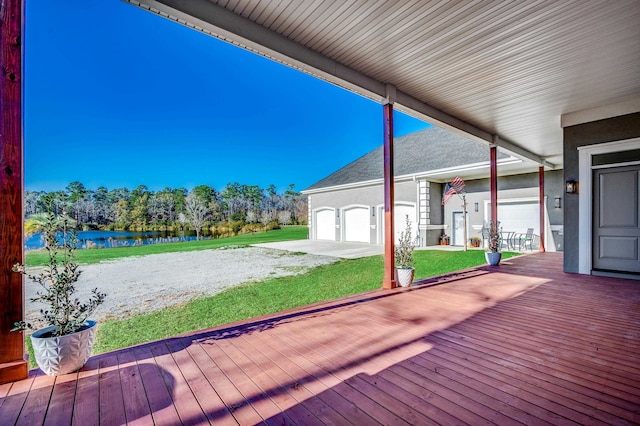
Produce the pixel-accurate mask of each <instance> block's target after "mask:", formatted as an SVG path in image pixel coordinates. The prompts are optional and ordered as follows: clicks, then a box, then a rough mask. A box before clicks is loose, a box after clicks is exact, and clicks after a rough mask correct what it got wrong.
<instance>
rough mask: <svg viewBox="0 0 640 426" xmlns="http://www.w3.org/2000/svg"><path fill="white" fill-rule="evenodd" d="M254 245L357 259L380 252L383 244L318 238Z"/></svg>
mask: <svg viewBox="0 0 640 426" xmlns="http://www.w3.org/2000/svg"><path fill="white" fill-rule="evenodd" d="M253 246H255V247H265V248H271V249H276V250H286V251H299V252H303V253H309V254H318V255H321V256H332V257H340V258H343V259H358V258H360V257H368V256H375V255H378V254H382V252H383V248H384V247H383V246H382V245H378V244H368V243H351V242H335V241H319V240H295V241H279V242H275V243H263V244H253Z"/></svg>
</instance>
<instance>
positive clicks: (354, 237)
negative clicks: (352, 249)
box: [344, 207, 371, 243]
mask: <svg viewBox="0 0 640 426" xmlns="http://www.w3.org/2000/svg"><path fill="white" fill-rule="evenodd" d="M370 229H371V227H370V226H369V208H368V207H354V208H351V209H347V210H345V211H344V240H345V241H353V242H361V243H368V242H370V240H371V231H370Z"/></svg>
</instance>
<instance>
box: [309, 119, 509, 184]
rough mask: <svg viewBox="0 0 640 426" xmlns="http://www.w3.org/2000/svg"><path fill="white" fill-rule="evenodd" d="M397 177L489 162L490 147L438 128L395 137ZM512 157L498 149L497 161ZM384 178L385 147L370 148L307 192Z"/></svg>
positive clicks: (395, 173)
mask: <svg viewBox="0 0 640 426" xmlns="http://www.w3.org/2000/svg"><path fill="white" fill-rule="evenodd" d="M393 145H394V150H393V151H394V176H411V175H428V174H429V173H430V172H434V171H439V170H443V171H444V170H450V169H464V168H465V166H467V167H469V166H471V165H478V164H479V163H484V164H486V165H487V166H488V165H489V149H487V147H486V146H483V145H481V144H479V143H477V142H474V141H472V140H469V139H467V138H464V137H462V136H459V135H457V134H454V133H452V132H448V131H446V130H444V129H440V128H438V127H431V128H428V129H425V130H420V131H418V132H415V133H411V134H408V135H405V136H401V137H398V138H394V142H393ZM507 159H513V157H511V156H510V155H507V154H506V153H503V152H498V161H500V160H507ZM382 178H383V146H382V145H381V146H379V147H378V148H376V149H374V150H373V151H370V152H369V153H367V154H365V155H363V156H362V157H360V158H358V159H357V160H355V161H353V162H351V163H349V164H347V165H346V166H344V167H343V168H341V169H340V170H337V171H335V172H334V173H332V174H330V175H329V176H327V177H325V178H324V179H321V180H320V181H318V182H316V183H314V184H313V185H311V186H310V187H308V188H306V189H305V190H304V191H305V192H306V191H313V190H318V189H322V188H331V187H336V186H343V185H348V184H355V183H361V182H370V181H377V180H381V179H382Z"/></svg>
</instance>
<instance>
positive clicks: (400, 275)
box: [394, 216, 415, 287]
mask: <svg viewBox="0 0 640 426" xmlns="http://www.w3.org/2000/svg"><path fill="white" fill-rule="evenodd" d="M406 224H407V225H406V228H405V230H404V231H402V232H400V239H399V240H398V244H397V245H396V246H395V253H394V254H395V262H396V281H398V283H399V284H400V285H401V286H402V287H407V286H409V285H411V283H412V282H413V277H414V275H415V270H414V269H413V249H414V245H413V238H412V234H411V221H410V220H409V216H407V217H406Z"/></svg>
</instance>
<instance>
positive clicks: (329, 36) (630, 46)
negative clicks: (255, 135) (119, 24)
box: [125, 0, 640, 165]
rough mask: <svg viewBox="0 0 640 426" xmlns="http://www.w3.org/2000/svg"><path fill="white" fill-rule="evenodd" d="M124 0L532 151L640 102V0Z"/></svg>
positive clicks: (543, 151)
mask: <svg viewBox="0 0 640 426" xmlns="http://www.w3.org/2000/svg"><path fill="white" fill-rule="evenodd" d="M125 1H128V2H130V3H132V4H134V5H137V6H140V7H142V8H145V9H147V10H150V11H152V12H155V13H158V14H160V15H163V16H165V17H167V18H169V19H173V20H176V21H178V22H180V23H182V24H184V25H187V26H190V27H192V28H195V29H197V30H200V31H203V32H205V33H208V34H211V35H213V36H215V37H219V38H221V39H224V40H226V41H229V42H231V43H234V44H236V45H239V46H241V47H244V48H248V49H250V50H253V51H256V52H258V53H260V54H262V55H265V56H268V57H271V58H273V59H275V60H278V61H280V62H283V63H285V64H288V65H290V66H293V67H296V68H299V69H301V70H303V71H305V72H308V73H310V74H313V75H316V76H318V77H320V78H324V79H326V80H328V81H330V82H332V83H334V84H338V85H340V86H343V87H346V88H348V89H350V90H354V91H356V92H358V93H361V94H363V95H365V96H368V97H370V98H372V99H374V100H376V101H383V100H384V99H385V98H386V97H390V98H393V99H395V101H396V104H395V105H396V108H398V109H400V110H402V111H404V112H407V113H409V114H412V115H414V116H417V117H419V118H422V119H425V120H426V121H429V122H432V123H434V124H437V125H441V126H444V127H446V128H449V129H454V128H455V129H458V130H461V131H463V132H465V133H466V134H467V136H470V137H472V138H474V139H476V140H480V141H484V142H487V143H497V144H498V145H499V146H502V147H504V148H506V149H507V150H509V151H510V152H512V153H514V154H516V155H518V156H521V157H523V158H527V159H529V160H534V161H539V162H543V161H544V160H547V161H548V163H552V164H556V165H558V164H561V163H562V128H561V116H562V115H564V114H570V113H572V115H571V117H572V119H575V117H580V116H585V117H587V116H593V115H594V114H588V113H586V114H582V115H580V114H578V115H576V114H573V113H577V112H584V111H587V112H588V111H596V112H602V113H604V114H606V113H609V114H618V113H628V112H634V111H638V110H640V102H639V101H640V1H638V0H616V1H610V0H581V1H567V0H556V1H547V0H544V1H535V0H511V1H502V0H495V1H494V0H485V1H450V0H445V1H434V0H429V1H372V0H353V1H326V0H281V1H255V0H238V1H228V0H189V1H182V0H125ZM389 85H391V86H392V87H389ZM394 89H395V90H394ZM611 105H617V106H622V107H619V108H610V106H611ZM611 111H614V112H611ZM600 118H605V117H600ZM494 135H495V136H494Z"/></svg>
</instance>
